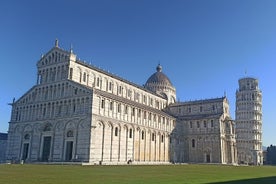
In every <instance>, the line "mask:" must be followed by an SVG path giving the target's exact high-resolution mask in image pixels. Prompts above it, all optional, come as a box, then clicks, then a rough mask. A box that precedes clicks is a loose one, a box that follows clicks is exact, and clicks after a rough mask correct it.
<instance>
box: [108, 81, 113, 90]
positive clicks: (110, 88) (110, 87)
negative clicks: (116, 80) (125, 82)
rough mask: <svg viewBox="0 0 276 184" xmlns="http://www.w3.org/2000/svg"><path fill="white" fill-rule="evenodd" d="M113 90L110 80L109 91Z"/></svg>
mask: <svg viewBox="0 0 276 184" xmlns="http://www.w3.org/2000/svg"><path fill="white" fill-rule="evenodd" d="M112 90H113V84H112V82H109V91H112Z"/></svg>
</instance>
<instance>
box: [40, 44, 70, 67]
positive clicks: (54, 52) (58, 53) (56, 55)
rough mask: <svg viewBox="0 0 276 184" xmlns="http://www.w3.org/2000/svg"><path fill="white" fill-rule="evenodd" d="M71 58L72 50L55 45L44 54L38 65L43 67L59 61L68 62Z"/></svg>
mask: <svg viewBox="0 0 276 184" xmlns="http://www.w3.org/2000/svg"><path fill="white" fill-rule="evenodd" d="M69 58H70V52H68V51H65V50H63V49H61V48H59V47H53V48H52V49H51V50H50V51H49V52H47V53H46V54H45V55H42V57H41V58H40V60H39V61H38V62H37V67H43V66H48V65H54V64H57V63H62V62H68V61H69Z"/></svg>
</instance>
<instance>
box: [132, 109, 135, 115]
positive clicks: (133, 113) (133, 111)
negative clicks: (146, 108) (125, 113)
mask: <svg viewBox="0 0 276 184" xmlns="http://www.w3.org/2000/svg"><path fill="white" fill-rule="evenodd" d="M131 115H132V116H134V115H135V108H134V107H133V108H132V113H131Z"/></svg>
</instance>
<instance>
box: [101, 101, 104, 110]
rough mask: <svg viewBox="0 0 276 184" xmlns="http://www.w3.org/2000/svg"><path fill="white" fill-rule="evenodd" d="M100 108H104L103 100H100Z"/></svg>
mask: <svg viewBox="0 0 276 184" xmlns="http://www.w3.org/2000/svg"><path fill="white" fill-rule="evenodd" d="M101 108H102V109H103V108H104V99H103V100H102V103H101Z"/></svg>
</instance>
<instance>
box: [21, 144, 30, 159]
mask: <svg viewBox="0 0 276 184" xmlns="http://www.w3.org/2000/svg"><path fill="white" fill-rule="evenodd" d="M28 153H29V143H24V145H23V154H22V160H26V159H27V158H28Z"/></svg>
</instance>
